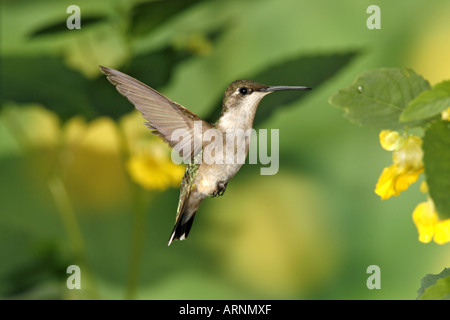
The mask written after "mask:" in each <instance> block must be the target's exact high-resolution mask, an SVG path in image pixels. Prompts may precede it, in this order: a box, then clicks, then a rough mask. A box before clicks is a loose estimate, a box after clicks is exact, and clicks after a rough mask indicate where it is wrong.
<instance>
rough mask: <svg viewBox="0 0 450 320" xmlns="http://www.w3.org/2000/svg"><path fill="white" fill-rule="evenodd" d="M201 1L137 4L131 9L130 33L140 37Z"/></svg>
mask: <svg viewBox="0 0 450 320" xmlns="http://www.w3.org/2000/svg"><path fill="white" fill-rule="evenodd" d="M201 1H202V0H171V1H151V2H144V3H139V4H137V5H136V6H134V7H133V9H132V13H131V15H132V17H131V25H130V32H131V34H133V35H137V36H141V35H144V34H146V33H149V32H150V31H152V30H154V29H156V28H157V27H159V26H160V25H162V24H163V23H166V22H167V21H168V20H169V19H171V18H173V17H175V16H176V15H177V14H180V13H182V12H184V10H186V9H187V8H189V7H190V6H192V5H194V4H196V3H198V2H201Z"/></svg>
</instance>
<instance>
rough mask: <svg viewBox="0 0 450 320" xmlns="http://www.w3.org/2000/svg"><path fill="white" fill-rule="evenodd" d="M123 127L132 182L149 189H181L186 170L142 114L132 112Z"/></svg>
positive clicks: (128, 169)
mask: <svg viewBox="0 0 450 320" xmlns="http://www.w3.org/2000/svg"><path fill="white" fill-rule="evenodd" d="M120 124H121V128H122V132H123V133H124V138H125V139H124V140H125V144H126V147H127V149H128V154H129V158H128V160H127V163H126V169H127V171H128V174H129V175H130V177H131V180H133V181H134V182H135V183H137V184H139V185H140V186H142V187H143V188H145V189H148V190H152V189H156V190H165V189H167V188H169V187H178V186H179V185H180V182H181V178H182V177H183V174H184V168H183V166H180V165H176V164H174V163H173V162H172V159H171V157H170V148H169V146H167V144H166V143H164V142H163V141H162V140H161V139H160V138H158V137H156V136H154V135H152V134H151V133H150V130H149V129H148V128H146V127H145V125H144V119H143V118H142V115H141V114H140V113H139V112H137V111H134V112H131V113H129V114H127V115H125V116H124V117H123V118H122V119H121V121H120Z"/></svg>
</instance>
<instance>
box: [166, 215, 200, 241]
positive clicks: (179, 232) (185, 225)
mask: <svg viewBox="0 0 450 320" xmlns="http://www.w3.org/2000/svg"><path fill="white" fill-rule="evenodd" d="M194 217H195V212H194V213H193V214H191V215H187V214H186V213H185V212H182V213H181V214H180V216H179V218H178V219H177V222H176V223H175V226H174V227H173V230H172V234H171V235H170V239H169V243H168V246H170V244H171V243H172V241H174V240H185V239H186V238H187V237H188V235H189V231H191V227H192V223H193V222H194Z"/></svg>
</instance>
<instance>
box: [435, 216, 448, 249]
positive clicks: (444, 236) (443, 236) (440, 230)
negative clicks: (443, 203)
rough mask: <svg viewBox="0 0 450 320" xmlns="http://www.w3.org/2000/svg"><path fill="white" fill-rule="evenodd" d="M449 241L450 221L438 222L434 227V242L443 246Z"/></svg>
mask: <svg viewBox="0 0 450 320" xmlns="http://www.w3.org/2000/svg"><path fill="white" fill-rule="evenodd" d="M449 241H450V219H447V220H444V221H440V222H439V223H437V224H436V226H435V227H434V242H436V243H437V244H444V243H446V242H449Z"/></svg>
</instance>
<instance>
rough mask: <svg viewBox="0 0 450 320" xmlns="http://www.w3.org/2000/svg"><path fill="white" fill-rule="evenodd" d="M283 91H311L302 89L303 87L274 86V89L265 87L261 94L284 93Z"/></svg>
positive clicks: (306, 88) (307, 88)
mask: <svg viewBox="0 0 450 320" xmlns="http://www.w3.org/2000/svg"><path fill="white" fill-rule="evenodd" d="M283 90H311V88H309V87H301V86H273V87H265V88H261V89H259V91H261V92H273V91H283Z"/></svg>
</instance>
